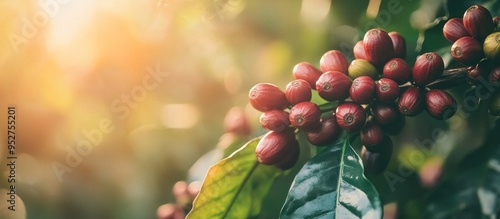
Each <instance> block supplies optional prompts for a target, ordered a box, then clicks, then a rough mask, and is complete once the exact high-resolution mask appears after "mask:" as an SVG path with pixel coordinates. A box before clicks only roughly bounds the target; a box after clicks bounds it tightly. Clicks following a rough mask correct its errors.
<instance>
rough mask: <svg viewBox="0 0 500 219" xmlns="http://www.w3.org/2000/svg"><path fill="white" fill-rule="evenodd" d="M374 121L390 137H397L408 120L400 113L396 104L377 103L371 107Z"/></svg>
mask: <svg viewBox="0 0 500 219" xmlns="http://www.w3.org/2000/svg"><path fill="white" fill-rule="evenodd" d="M371 114H372V117H373V119H374V120H375V121H376V122H377V123H378V124H380V126H381V127H382V130H384V132H386V133H387V134H390V135H397V134H399V132H401V130H402V129H403V127H404V125H405V124H406V118H405V117H404V116H403V115H401V114H400V113H399V111H398V108H397V106H396V104H394V103H391V104H383V103H376V104H373V105H372V106H371Z"/></svg>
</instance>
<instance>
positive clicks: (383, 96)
mask: <svg viewBox="0 0 500 219" xmlns="http://www.w3.org/2000/svg"><path fill="white" fill-rule="evenodd" d="M375 97H376V98H377V100H378V101H380V102H381V103H392V102H394V101H395V100H396V99H397V98H398V97H399V85H398V84H397V83H396V82H395V81H393V80H391V79H389V78H381V79H380V80H378V82H377V85H376V86H375Z"/></svg>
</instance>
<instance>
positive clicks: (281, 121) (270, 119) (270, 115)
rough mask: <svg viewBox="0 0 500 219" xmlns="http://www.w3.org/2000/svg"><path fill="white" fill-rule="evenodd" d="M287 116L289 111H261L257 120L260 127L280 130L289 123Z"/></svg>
mask: <svg viewBox="0 0 500 219" xmlns="http://www.w3.org/2000/svg"><path fill="white" fill-rule="evenodd" d="M288 118H289V113H287V112H285V111H283V110H271V111H267V112H265V113H262V115H261V116H260V119H259V122H260V126H262V128H265V129H268V130H271V131H276V132H282V131H284V130H285V129H286V128H287V127H288V126H289V125H290V120H288Z"/></svg>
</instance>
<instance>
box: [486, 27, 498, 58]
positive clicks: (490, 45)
mask: <svg viewBox="0 0 500 219" xmlns="http://www.w3.org/2000/svg"><path fill="white" fill-rule="evenodd" d="M483 52H484V55H485V56H486V58H488V59H490V60H491V61H494V62H497V63H498V62H500V32H495V33H492V34H490V35H488V36H487V37H486V39H484V43H483Z"/></svg>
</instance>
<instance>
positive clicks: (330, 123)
mask: <svg viewBox="0 0 500 219" xmlns="http://www.w3.org/2000/svg"><path fill="white" fill-rule="evenodd" d="M340 133H342V129H341V128H340V126H339V125H338V124H337V120H336V119H335V118H334V117H330V118H325V119H322V120H321V123H320V125H319V126H318V127H317V128H315V129H313V130H311V131H308V132H306V137H307V140H308V141H309V142H310V143H311V144H313V145H316V146H326V145H328V144H330V143H332V142H334V141H336V140H337V139H338V138H339V137H340Z"/></svg>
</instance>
